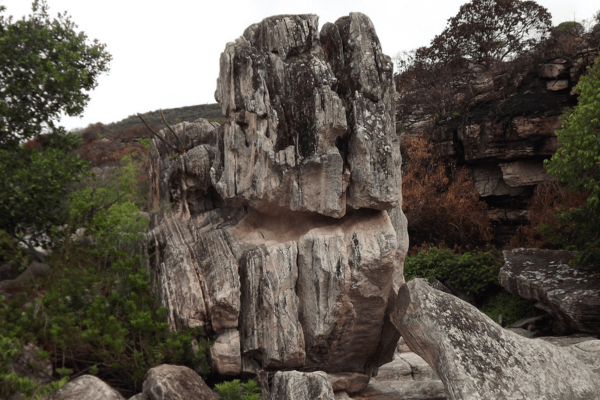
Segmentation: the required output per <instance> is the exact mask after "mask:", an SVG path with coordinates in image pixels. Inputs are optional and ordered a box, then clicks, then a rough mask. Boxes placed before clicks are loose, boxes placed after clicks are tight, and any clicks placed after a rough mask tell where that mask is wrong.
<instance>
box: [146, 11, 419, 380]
mask: <svg viewBox="0 0 600 400" xmlns="http://www.w3.org/2000/svg"><path fill="white" fill-rule="evenodd" d="M394 91H395V90H394V83H393V80H392V63H391V60H390V58H389V57H388V56H386V55H384V54H383V53H382V51H381V45H380V43H379V40H378V38H377V35H376V33H375V29H374V28H373V25H372V23H371V21H370V20H369V19H368V17H366V16H365V15H363V14H359V13H352V14H350V15H349V16H347V17H343V18H340V19H339V20H338V21H336V22H335V23H334V24H326V25H325V26H324V27H323V30H322V31H321V32H319V30H318V17H317V16H315V15H282V16H275V17H270V18H266V19H265V20H263V21H262V22H260V23H258V24H254V25H252V26H250V27H248V28H247V29H246V30H245V31H244V34H243V36H242V37H240V38H238V39H237V40H235V41H234V42H231V43H228V44H227V46H226V48H225V51H224V52H223V53H222V55H221V59H220V73H219V78H218V80H217V89H216V93H215V97H216V99H217V101H218V102H219V103H220V105H221V109H222V112H223V115H224V116H225V118H226V122H225V123H224V124H223V125H220V126H219V125H217V124H214V123H209V122H207V121H205V120H198V121H195V122H193V123H183V124H178V125H176V126H174V127H173V132H171V131H170V130H163V131H161V133H160V134H161V135H162V137H163V139H164V140H165V141H167V142H172V143H174V144H175V145H176V148H181V151H180V152H179V153H176V152H174V151H173V149H172V148H171V147H170V146H167V145H166V144H165V143H163V141H160V140H157V139H154V140H153V144H152V149H151V176H152V191H151V193H152V204H153V205H154V207H155V208H157V209H159V210H160V211H159V212H158V213H157V214H156V215H155V216H154V217H153V219H152V224H151V231H150V234H149V249H150V253H151V255H152V257H151V263H152V268H153V276H154V281H155V285H156V287H157V291H158V293H159V295H160V299H161V304H162V305H163V306H165V307H166V308H167V315H168V319H169V323H170V324H171V326H172V327H173V328H174V329H180V328H187V327H203V328H204V330H205V331H206V332H207V333H208V334H209V335H212V336H213V337H215V338H216V339H217V340H216V342H215V345H214V348H213V349H212V350H211V355H212V356H213V358H219V359H213V366H214V367H215V368H216V369H217V372H219V373H226V374H236V373H239V372H240V370H241V369H242V368H243V367H242V366H243V365H252V364H253V363H254V362H257V363H258V364H259V365H260V367H261V368H264V369H269V370H277V369H290V368H303V367H309V368H311V369H317V370H324V371H326V372H331V373H336V372H354V373H361V374H366V375H372V374H374V373H375V371H376V369H377V367H378V366H379V365H381V364H383V363H385V362H387V361H391V359H392V357H393V353H394V349H395V346H396V342H397V340H398V338H399V335H398V332H397V330H396V329H395V328H394V327H393V325H392V324H391V321H390V318H389V313H390V311H391V306H390V303H389V301H390V299H391V298H393V296H395V291H396V290H397V288H398V287H399V286H400V285H401V284H402V283H403V275H402V264H403V260H404V256H405V254H406V251H407V246H408V240H407V234H406V219H405V217H404V215H403V214H402V210H401V201H402V196H401V174H400V164H401V159H400V148H399V136H398V135H397V134H396V132H395V116H394V109H395V107H394V100H393V98H394V97H393V94H394ZM178 143H179V144H178ZM231 338H235V340H231ZM237 338H239V340H238V339H237ZM221 370H222V371H221Z"/></svg>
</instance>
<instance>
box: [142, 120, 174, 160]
mask: <svg viewBox="0 0 600 400" xmlns="http://www.w3.org/2000/svg"><path fill="white" fill-rule="evenodd" d="M137 116H138V117H140V119H141V120H142V122H143V123H144V125H146V128H148V130H150V132H152V134H153V135H154V136H156V137H157V138H158V139H159V140H160V141H161V142H163V143H164V144H166V145H167V147H170V148H171V150H173V151H176V152H179V150H177V147H175V146H173V145H172V144H171V143H169V142H167V141H166V140H165V139H163V138H162V136H160V135H159V134H158V133H156V132H154V130H153V129H152V128H150V125H148V123H147V122H146V121H145V120H144V118H142V115H141V114H140V113H138V114H137Z"/></svg>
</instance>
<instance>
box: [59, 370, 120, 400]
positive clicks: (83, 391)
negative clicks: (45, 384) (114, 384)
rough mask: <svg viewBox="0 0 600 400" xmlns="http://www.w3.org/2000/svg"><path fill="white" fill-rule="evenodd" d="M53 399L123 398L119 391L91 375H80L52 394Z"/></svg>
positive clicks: (109, 399) (115, 399) (113, 399)
mask: <svg viewBox="0 0 600 400" xmlns="http://www.w3.org/2000/svg"><path fill="white" fill-rule="evenodd" d="M52 399H54V400H80V399H98V400H125V397H123V396H121V394H120V393H119V392H117V391H116V390H115V389H113V388H111V387H110V386H109V385H108V384H106V383H105V382H103V381H102V380H100V379H99V378H96V377H95V376H93V375H82V376H80V377H79V378H76V379H74V380H72V381H71V382H69V383H67V384H66V385H65V386H63V387H62V388H60V390H58V391H57V392H56V393H54V394H53V396H52Z"/></svg>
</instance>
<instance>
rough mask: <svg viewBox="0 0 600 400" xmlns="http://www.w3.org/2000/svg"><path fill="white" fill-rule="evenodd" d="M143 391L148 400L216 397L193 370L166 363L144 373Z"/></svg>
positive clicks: (198, 399)
mask: <svg viewBox="0 0 600 400" xmlns="http://www.w3.org/2000/svg"><path fill="white" fill-rule="evenodd" d="M143 393H144V394H145V395H146V398H147V399H148V400H217V399H218V397H217V394H216V393H215V392H213V391H212V390H211V389H210V388H209V387H208V386H207V385H206V383H204V381H203V380H202V378H200V376H199V375H198V374H197V373H195V372H194V371H193V370H191V369H190V368H188V367H182V366H179V365H168V364H163V365H159V366H158V367H154V368H152V369H150V370H149V371H148V372H147V373H146V378H145V380H144V385H143ZM90 398H93V397H90Z"/></svg>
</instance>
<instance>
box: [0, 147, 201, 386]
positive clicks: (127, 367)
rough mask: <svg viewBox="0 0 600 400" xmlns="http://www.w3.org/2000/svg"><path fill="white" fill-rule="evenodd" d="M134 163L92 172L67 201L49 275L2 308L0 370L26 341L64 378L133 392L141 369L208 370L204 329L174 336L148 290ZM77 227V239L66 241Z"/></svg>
mask: <svg viewBox="0 0 600 400" xmlns="http://www.w3.org/2000/svg"><path fill="white" fill-rule="evenodd" d="M140 163H141V161H135V160H133V159H131V158H130V159H125V160H124V163H123V167H122V168H121V169H118V170H114V171H113V173H112V174H111V175H110V179H105V180H103V179H102V177H100V176H98V175H93V174H92V175H90V176H89V177H88V179H87V180H86V181H85V182H82V184H81V186H80V187H79V188H78V189H77V190H76V191H75V192H73V193H72V194H71V196H70V201H69V209H68V211H69V225H68V226H67V227H65V228H62V229H57V228H55V229H53V230H52V232H51V239H52V242H53V244H54V246H53V252H52V253H51V254H50V255H49V256H48V257H47V261H48V264H49V265H50V266H51V267H52V273H51V276H48V277H45V278H41V279H38V280H37V281H36V282H33V283H32V284H31V285H30V287H28V288H27V289H28V290H27V291H26V292H23V293H21V296H19V297H17V298H16V299H13V300H11V301H2V302H0V338H4V339H3V340H5V342H8V341H10V343H11V345H10V346H12V347H10V348H11V349H13V350H14V351H13V350H11V351H10V352H8V351H7V352H5V353H6V355H5V356H4V359H3V360H2V361H1V364H0V369H2V368H4V370H6V368H7V364H8V363H9V362H10V360H12V359H14V357H16V353H15V351H16V350H15V349H20V348H21V347H22V345H23V344H25V343H27V342H32V343H34V344H37V345H38V346H39V347H41V348H43V349H45V351H46V352H47V353H46V357H47V358H48V359H49V360H50V361H52V362H53V363H54V367H55V370H56V371H57V373H59V374H61V375H62V376H65V377H69V376H70V377H75V376H78V375H81V374H85V373H91V374H94V375H98V376H99V377H100V378H101V379H103V380H104V381H106V382H107V383H109V384H111V385H112V386H114V387H116V388H118V389H120V390H121V391H122V392H124V393H131V394H134V393H136V392H139V388H140V387H141V383H142V380H143V378H144V376H145V374H146V371H147V370H148V369H149V368H152V367H154V366H157V365H160V364H163V363H171V364H180V365H181V364H182V365H188V366H190V367H193V368H195V369H196V371H198V372H200V373H201V374H207V373H208V370H209V368H208V363H207V360H206V355H205V351H206V349H207V348H208V342H207V341H206V340H204V339H203V332H202V331H201V330H199V329H193V330H189V329H188V330H184V331H181V332H176V331H175V332H172V331H171V330H170V328H169V324H168V323H167V322H166V316H165V311H166V310H165V309H164V308H161V307H159V306H158V301H157V299H156V296H155V293H154V292H153V290H152V288H151V286H150V283H149V282H150V278H149V272H148V264H147V260H146V255H145V248H144V245H143V244H144V241H145V232H146V229H147V224H148V217H147V216H145V214H144V213H142V212H141V206H142V204H145V202H146V201H147V200H146V198H147V193H143V192H140V191H138V190H135V189H137V188H140V186H139V185H137V182H138V181H139V178H138V172H139V165H140ZM79 228H85V236H86V238H84V239H83V241H82V238H77V237H76V236H74V233H75V232H76V231H77V230H78V229H79ZM6 338H8V339H6ZM195 342H196V343H197V347H196V348H195V349H194V348H193V347H194V343H195ZM7 346H8V345H7ZM7 346H5V347H7ZM2 373H3V372H2V371H0V374H2ZM5 375H6V374H5ZM8 375H10V374H8ZM8 375H6V376H3V375H0V377H2V379H5V380H7V379H9V377H8ZM13 378H14V379H13ZM10 379H11V382H13V383H14V384H11V385H10V388H11V389H6V390H15V389H18V390H19V391H21V392H22V393H24V394H25V395H28V393H29V391H30V389H31V387H29V386H27V385H29V383H27V382H28V381H27V380H23V379H24V378H23V377H15V376H13V375H11V378H10ZM17 381H18V382H21V383H18V385H17V383H15V382H17ZM15 385H17V386H18V387H16V386H15ZM25 389H26V390H25ZM38 389H39V388H37V387H36V388H34V389H31V390H38ZM44 390H45V389H44ZM1 394H5V393H1Z"/></svg>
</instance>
